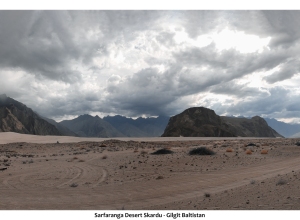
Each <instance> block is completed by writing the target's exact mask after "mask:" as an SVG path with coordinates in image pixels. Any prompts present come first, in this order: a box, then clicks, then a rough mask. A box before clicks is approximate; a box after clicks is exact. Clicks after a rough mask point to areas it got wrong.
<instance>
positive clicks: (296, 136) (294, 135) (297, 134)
mask: <svg viewBox="0 0 300 220" xmlns="http://www.w3.org/2000/svg"><path fill="white" fill-rule="evenodd" d="M290 138H300V132H298V133H296V134H293V135H292V136H290Z"/></svg>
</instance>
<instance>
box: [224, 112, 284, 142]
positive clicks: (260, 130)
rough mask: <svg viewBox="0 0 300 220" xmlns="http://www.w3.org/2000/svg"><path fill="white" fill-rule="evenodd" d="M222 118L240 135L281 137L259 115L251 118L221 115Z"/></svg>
mask: <svg viewBox="0 0 300 220" xmlns="http://www.w3.org/2000/svg"><path fill="white" fill-rule="evenodd" d="M221 118H222V120H223V121H224V122H225V123H227V124H228V125H229V126H230V127H233V130H232V132H234V133H235V134H236V135H237V136H241V137H283V136H282V135H280V134H279V133H277V131H275V130H274V129H273V128H272V127H270V126H269V125H268V124H267V122H266V121H265V120H264V119H263V118H261V117H259V116H255V117H252V118H251V119H248V118H234V117H225V116H221Z"/></svg>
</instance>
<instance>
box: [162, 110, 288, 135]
mask: <svg viewBox="0 0 300 220" xmlns="http://www.w3.org/2000/svg"><path fill="white" fill-rule="evenodd" d="M162 136H163V137H179V136H184V137H238V136H240V137H283V136H282V135H280V134H279V133H277V132H276V131H275V130H274V129H272V128H271V127H269V126H268V124H267V122H266V121H265V120H264V119H263V118H261V117H259V116H255V117H253V118H251V119H247V118H233V117H226V116H222V117H221V116H219V115H217V114H216V113H215V112H214V111H213V110H211V109H208V108H204V107H193V108H189V109H187V110H185V111H183V112H182V113H180V114H178V115H175V116H173V117H171V118H170V120H169V123H168V125H167V127H166V129H165V131H164V133H163V135H162Z"/></svg>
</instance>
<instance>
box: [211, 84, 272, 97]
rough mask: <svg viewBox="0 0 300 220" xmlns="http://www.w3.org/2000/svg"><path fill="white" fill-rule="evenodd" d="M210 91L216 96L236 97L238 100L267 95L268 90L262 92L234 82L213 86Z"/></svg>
mask: <svg viewBox="0 0 300 220" xmlns="http://www.w3.org/2000/svg"><path fill="white" fill-rule="evenodd" d="M209 91H210V92H212V93H215V94H223V95H229V96H235V97H238V98H242V97H256V96H261V95H266V90H263V91H262V90H260V89H259V88H257V87H249V86H248V85H247V84H236V83H235V82H233V81H230V82H227V83H222V84H218V85H216V86H212V87H211V88H210V90H209Z"/></svg>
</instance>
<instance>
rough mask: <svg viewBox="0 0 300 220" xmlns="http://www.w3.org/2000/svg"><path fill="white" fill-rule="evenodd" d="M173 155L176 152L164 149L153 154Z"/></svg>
mask: <svg viewBox="0 0 300 220" xmlns="http://www.w3.org/2000/svg"><path fill="white" fill-rule="evenodd" d="M172 153H174V152H173V151H171V150H168V149H165V148H163V149H159V150H157V151H155V152H153V153H152V154H153V155H158V154H172Z"/></svg>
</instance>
